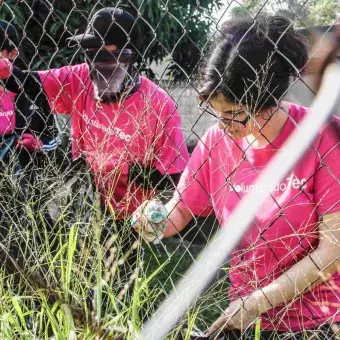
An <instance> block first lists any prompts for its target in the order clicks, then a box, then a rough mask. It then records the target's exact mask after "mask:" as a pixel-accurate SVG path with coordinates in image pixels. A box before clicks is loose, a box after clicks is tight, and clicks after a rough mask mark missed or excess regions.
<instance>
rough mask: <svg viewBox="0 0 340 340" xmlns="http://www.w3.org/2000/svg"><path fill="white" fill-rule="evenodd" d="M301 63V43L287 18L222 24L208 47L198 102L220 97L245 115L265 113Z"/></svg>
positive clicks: (304, 55) (303, 55)
mask: <svg viewBox="0 0 340 340" xmlns="http://www.w3.org/2000/svg"><path fill="white" fill-rule="evenodd" d="M307 58H308V50H307V40H306V39H305V37H304V36H302V35H300V34H298V33H296V32H295V30H294V28H293V26H292V23H291V22H290V21H289V20H288V19H287V18H285V17H283V16H277V15H273V16H267V15H261V16H258V17H256V18H255V19H252V18H250V17H238V18H234V19H232V20H230V21H227V22H225V23H224V24H223V25H222V28H221V30H220V33H219V36H218V37H217V38H216V40H215V42H214V44H213V46H212V51H211V54H210V57H209V59H208V60H207V62H206V64H205V66H204V69H203V76H202V78H203V79H202V80H203V86H202V88H201V89H200V90H199V95H200V98H201V99H202V100H204V101H207V100H209V98H211V97H214V96H217V95H222V96H223V97H224V98H225V99H227V100H228V101H231V102H237V103H240V104H242V105H246V106H247V107H248V108H249V109H250V110H260V109H268V108H270V107H273V106H275V105H276V104H277V101H278V100H279V99H281V98H282V97H283V96H284V94H285V93H286V91H287V89H288V87H289V83H290V77H291V76H293V75H297V74H299V70H301V68H303V66H304V65H305V64H306V62H307Z"/></svg>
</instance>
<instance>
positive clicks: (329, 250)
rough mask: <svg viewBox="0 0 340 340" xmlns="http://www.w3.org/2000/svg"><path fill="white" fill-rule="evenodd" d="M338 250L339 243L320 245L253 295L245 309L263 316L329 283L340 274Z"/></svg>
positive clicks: (339, 253)
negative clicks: (254, 309)
mask: <svg viewBox="0 0 340 340" xmlns="http://www.w3.org/2000/svg"><path fill="white" fill-rule="evenodd" d="M339 248H340V247H339V245H338V244H337V243H335V244H334V245H333V246H328V247H325V246H323V247H320V246H319V247H318V248H317V249H316V250H315V251H313V252H312V253H311V254H309V256H306V257H305V258H303V259H302V260H301V261H299V262H298V263H296V264H295V265H294V266H293V267H291V268H290V269H288V270H287V271H286V272H285V273H284V274H283V275H281V276H280V277H278V278H277V279H276V280H274V281H273V282H272V283H270V284H269V285H268V286H266V287H264V288H262V289H261V290H257V291H256V292H254V293H253V294H252V295H250V296H249V297H248V298H247V299H246V301H245V308H246V309H247V307H248V308H257V309H258V311H259V314H262V313H264V312H266V311H268V310H270V309H272V308H274V307H276V306H278V305H281V304H282V303H287V302H288V301H291V300H293V299H294V298H295V297H296V296H298V295H299V294H301V293H303V292H304V291H305V290H307V289H311V288H312V287H314V286H315V285H317V284H319V283H321V282H322V281H327V280H328V279H329V278H330V277H331V276H332V275H333V274H335V273H336V272H337V271H339V258H340V249H339Z"/></svg>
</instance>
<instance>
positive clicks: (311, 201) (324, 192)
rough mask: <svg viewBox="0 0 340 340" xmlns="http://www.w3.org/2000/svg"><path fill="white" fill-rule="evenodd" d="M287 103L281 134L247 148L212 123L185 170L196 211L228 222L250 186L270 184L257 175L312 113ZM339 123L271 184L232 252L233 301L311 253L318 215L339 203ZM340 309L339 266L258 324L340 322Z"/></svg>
mask: <svg viewBox="0 0 340 340" xmlns="http://www.w3.org/2000/svg"><path fill="white" fill-rule="evenodd" d="M289 106H290V111H289V114H290V117H289V118H288V119H287V121H286V123H285V125H284V127H283V130H282V131H281V133H280V135H279V136H278V137H277V138H276V139H275V140H274V141H273V142H272V144H271V145H267V146H266V147H264V148H262V149H256V148H252V147H250V146H249V144H247V142H246V140H245V139H239V140H237V141H236V142H237V143H235V142H234V141H232V139H231V138H230V137H228V135H226V134H225V132H224V131H223V130H221V129H219V128H218V127H217V126H214V127H212V128H210V129H209V130H208V132H207V133H206V134H205V136H204V138H203V139H202V141H201V142H200V143H199V144H198V145H197V147H196V148H195V150H194V152H193V155H192V157H191V159H190V161H189V164H188V166H187V168H186V169H185V171H184V173H183V175H182V177H181V180H180V183H179V185H178V193H177V195H178V196H177V197H179V198H180V200H181V203H180V204H181V205H182V206H184V207H186V208H187V209H189V210H190V211H191V212H192V213H193V214H194V215H197V216H200V215H201V216H202V215H203V216H207V215H209V214H213V213H214V214H215V215H216V217H217V219H218V220H219V222H220V225H224V221H226V220H227V219H228V216H229V215H230V213H231V212H232V211H233V209H234V208H235V207H236V205H237V204H238V203H239V202H240V200H241V199H242V197H244V195H246V193H247V192H250V191H262V190H267V189H268V188H260V187H256V186H255V185H254V182H255V180H256V178H257V177H258V175H259V174H260V173H261V172H262V170H263V169H264V168H265V166H266V165H267V164H268V162H269V160H270V159H271V158H272V157H273V156H274V155H275V154H276V152H278V150H280V148H281V147H282V145H283V143H284V142H285V141H286V140H287V138H288V136H289V135H290V134H291V132H292V131H293V130H294V129H295V126H296V125H295V124H299V123H300V122H301V120H302V119H303V117H304V116H305V115H306V114H307V113H308V109H306V108H303V107H301V106H297V105H293V104H289ZM334 124H337V125H338V126H339V127H340V120H339V119H338V118H333V119H332V121H331V122H330V123H329V124H328V125H327V126H325V127H324V128H323V129H322V130H321V131H320V133H319V134H318V136H317V138H316V139H315V141H314V142H313V145H312V147H310V148H309V149H308V151H307V152H306V153H305V155H304V156H303V157H302V158H301V159H300V160H299V162H298V163H297V164H296V165H295V167H294V169H292V171H290V173H289V174H288V175H287V176H286V177H285V179H284V180H283V181H281V182H280V183H277V185H276V186H275V187H274V188H273V189H274V191H273V195H272V196H273V197H271V198H269V199H268V200H267V201H266V202H265V204H264V205H263V206H262V208H261V209H260V210H259V211H258V213H257V216H256V219H255V221H254V222H253V225H252V226H251V227H250V229H249V231H248V232H247V233H246V235H245V236H244V237H243V238H242V241H241V244H240V245H239V246H238V248H237V249H236V250H235V251H234V252H233V254H232V256H231V259H230V261H231V271H230V281H231V286H230V290H229V295H230V299H231V300H235V299H237V298H239V297H241V296H247V295H249V294H250V293H252V292H253V291H254V290H256V289H259V288H260V287H264V286H266V285H268V284H269V283H270V282H272V281H273V280H274V279H276V278H277V277H279V276H280V275H282V274H283V273H284V272H285V271H286V270H288V269H289V268H290V267H292V266H293V265H294V264H295V263H296V262H298V261H300V260H301V259H302V258H303V257H305V256H307V255H308V253H310V252H311V251H312V250H314V249H315V248H316V247H317V245H318V242H319V235H318V231H317V229H316V223H317V221H318V220H319V218H320V217H321V216H322V215H324V214H328V213H332V212H336V211H339V210H340V183H339V179H340V161H339V160H340V138H339V132H336V131H335V129H334V128H333V127H334ZM332 126H333V127H332ZM245 213H246V212H245ZM226 228H228V226H226ZM283 294H284V293H283ZM339 308H340V274H339V273H338V274H335V275H334V276H333V278H331V279H330V280H329V281H328V282H326V283H322V284H320V285H318V286H317V287H315V288H314V289H313V290H311V291H309V292H307V293H305V294H304V295H303V296H301V297H300V298H298V299H297V300H295V301H294V302H291V303H288V304H287V305H285V306H279V307H276V308H274V309H272V310H270V311H268V312H267V313H266V314H264V315H262V323H261V325H262V327H263V328H267V329H276V330H281V331H289V330H293V331H294V330H296V331H297V330H301V329H302V328H305V329H312V328H316V327H318V326H319V325H320V324H322V323H324V322H331V321H337V322H339V321H340V314H339Z"/></svg>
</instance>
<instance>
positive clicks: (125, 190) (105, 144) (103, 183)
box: [40, 64, 189, 218]
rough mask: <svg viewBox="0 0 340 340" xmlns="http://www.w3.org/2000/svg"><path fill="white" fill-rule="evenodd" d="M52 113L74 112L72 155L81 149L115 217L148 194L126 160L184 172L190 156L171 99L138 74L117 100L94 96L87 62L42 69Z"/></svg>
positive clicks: (160, 168) (138, 202) (132, 208)
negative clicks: (131, 179) (132, 179)
mask: <svg viewBox="0 0 340 340" xmlns="http://www.w3.org/2000/svg"><path fill="white" fill-rule="evenodd" d="M40 78H41V81H42V84H43V86H44V90H45V92H46V94H47V96H48V98H49V101H50V105H51V109H52V111H53V112H55V113H64V114H69V115H72V118H71V119H72V153H73V157H77V156H79V155H80V154H84V155H85V156H86V158H87V161H88V163H89V164H90V166H91V167H92V169H93V172H94V175H95V179H96V182H97V184H98V186H99V188H100V190H101V193H102V195H103V198H105V200H106V202H110V203H111V204H112V206H113V208H114V209H115V210H116V212H119V213H120V215H119V216H118V218H124V217H125V216H126V215H125V213H127V214H130V213H131V212H133V211H134V210H135V209H136V208H137V207H138V206H139V205H140V203H141V202H142V201H143V200H144V199H146V198H147V197H148V196H149V194H150V193H149V192H146V191H145V190H141V189H140V188H139V187H137V186H136V185H135V184H134V183H128V181H127V177H128V176H127V175H128V164H129V163H136V162H138V163H140V164H143V165H148V166H150V165H152V166H155V167H156V168H157V169H158V170H159V171H160V172H161V173H162V174H165V173H167V174H174V173H178V172H182V171H183V170H184V168H185V166H186V164H187V161H188V159H189V155H188V151H187V147H186V144H185V141H184V137H183V133H182V130H181V119H180V115H179V112H178V111H177V110H176V106H175V103H174V101H173V100H172V99H171V98H170V97H169V96H168V95H167V93H166V92H165V91H164V90H162V89H161V88H159V87H158V86H157V85H156V84H154V83H153V82H152V81H150V80H148V79H147V78H144V77H141V85H140V88H139V89H138V91H137V92H136V93H134V94H133V95H132V96H130V97H128V98H127V99H126V100H124V101H122V102H120V103H113V104H100V103H99V102H98V101H96V100H95V99H94V91H93V85H92V82H91V80H90V76H89V70H88V66H87V64H80V65H75V66H67V67H62V68H60V69H53V70H49V71H43V72H40Z"/></svg>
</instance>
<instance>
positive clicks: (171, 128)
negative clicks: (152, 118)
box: [156, 98, 189, 175]
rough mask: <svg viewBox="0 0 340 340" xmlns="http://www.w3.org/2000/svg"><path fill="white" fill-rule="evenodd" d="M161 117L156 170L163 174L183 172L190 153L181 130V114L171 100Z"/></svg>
mask: <svg viewBox="0 0 340 340" xmlns="http://www.w3.org/2000/svg"><path fill="white" fill-rule="evenodd" d="M159 116H160V117H162V121H161V122H160V123H161V125H162V126H161V130H162V132H161V133H162V135H161V137H160V138H159V140H158V141H157V145H156V150H157V157H158V159H157V161H156V168H157V170H158V171H159V172H160V173H161V174H165V173H166V174H169V175H171V174H176V173H179V172H182V171H183V170H184V169H185V167H186V165H187V164H188V160H189V153H188V148H187V145H186V143H185V140H184V136H183V131H182V128H181V117H180V114H179V112H178V111H177V110H176V107H175V103H174V102H173V101H172V100H171V99H170V98H168V102H167V103H166V104H165V105H164V106H163V108H162V112H161V114H160V115H159Z"/></svg>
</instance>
